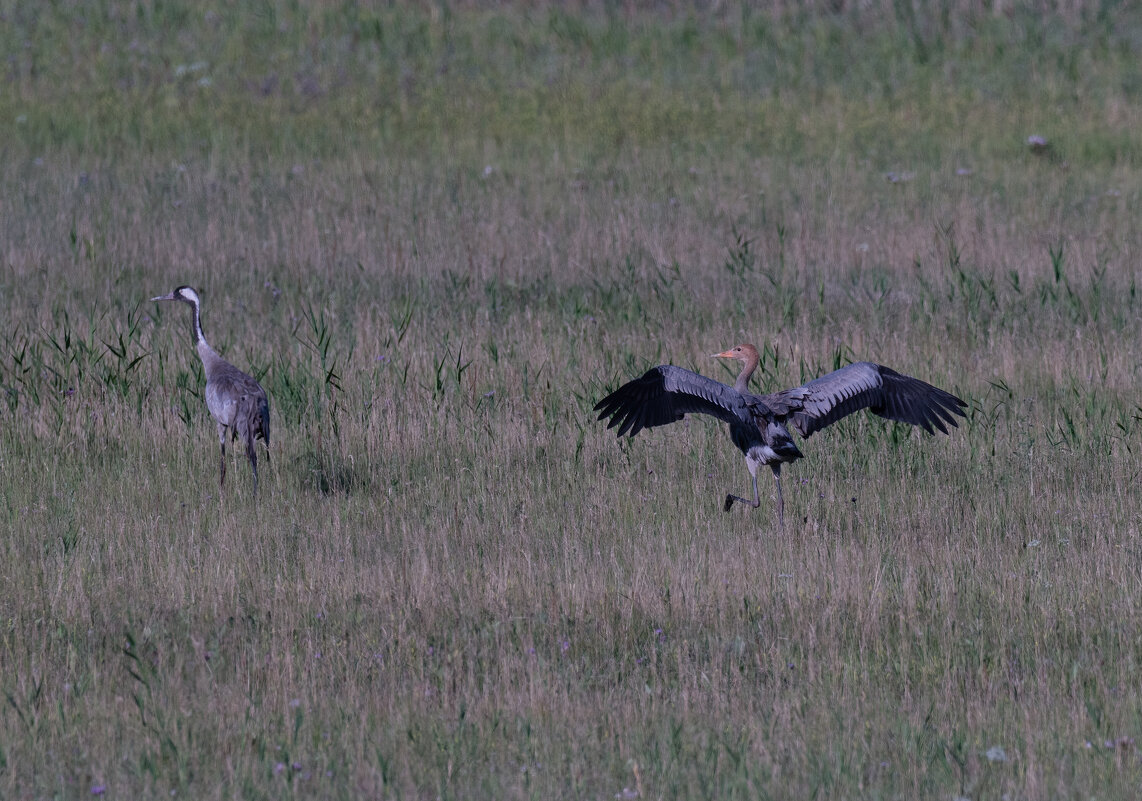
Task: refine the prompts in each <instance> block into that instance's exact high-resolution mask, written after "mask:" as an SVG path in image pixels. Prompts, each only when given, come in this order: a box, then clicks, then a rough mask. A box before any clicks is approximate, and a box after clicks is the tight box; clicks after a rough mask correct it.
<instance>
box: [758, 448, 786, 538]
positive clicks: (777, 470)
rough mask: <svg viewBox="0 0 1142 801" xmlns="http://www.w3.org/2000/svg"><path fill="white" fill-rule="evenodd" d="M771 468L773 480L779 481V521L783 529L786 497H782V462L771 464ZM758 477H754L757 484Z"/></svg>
mask: <svg viewBox="0 0 1142 801" xmlns="http://www.w3.org/2000/svg"><path fill="white" fill-rule="evenodd" d="M769 467H770V469H772V470H773V480H774V481H776V482H777V522H778V524H779V525H780V526H781V530H782V531H784V530H785V499H784V498H782V497H781V462H778V463H777V464H771V465H770V466H769ZM756 482H757V478H756V477H755V478H754V483H755V484H756Z"/></svg>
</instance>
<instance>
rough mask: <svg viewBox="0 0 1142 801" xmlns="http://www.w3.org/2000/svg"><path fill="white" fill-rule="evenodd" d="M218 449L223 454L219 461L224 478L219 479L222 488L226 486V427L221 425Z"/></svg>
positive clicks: (219, 427) (219, 426)
mask: <svg viewBox="0 0 1142 801" xmlns="http://www.w3.org/2000/svg"><path fill="white" fill-rule="evenodd" d="M218 447H219V448H220V449H221V452H222V456H221V458H220V459H219V464H220V465H221V469H222V478H220V479H218V486H219V488H221V487H222V486H224V485H225V484H226V426H224V425H222V424H221V423H219V424H218Z"/></svg>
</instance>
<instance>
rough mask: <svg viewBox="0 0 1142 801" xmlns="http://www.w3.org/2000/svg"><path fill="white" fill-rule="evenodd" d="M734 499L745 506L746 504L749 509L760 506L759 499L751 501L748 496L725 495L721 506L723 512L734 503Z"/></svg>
mask: <svg viewBox="0 0 1142 801" xmlns="http://www.w3.org/2000/svg"><path fill="white" fill-rule="evenodd" d="M734 501H741V502H742V503H744V504H745V505H746V506H748V507H749V508H750V509H756V508H757V507H759V506H761V501H759V500H753V501H751V500H750V499H749V498H743V497H741V496H740V495H727V496H726V505H725V506H723V507H722V511H723V512H728V511H730V507H731V506H733V505H734Z"/></svg>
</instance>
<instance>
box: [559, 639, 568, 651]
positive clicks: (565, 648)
mask: <svg viewBox="0 0 1142 801" xmlns="http://www.w3.org/2000/svg"><path fill="white" fill-rule="evenodd" d="M570 647H571V642H570V641H569V640H564V641H563V645H561V646H560V648H559V650H560V651H563V652H564V653H566V652H567V649H568V648H570Z"/></svg>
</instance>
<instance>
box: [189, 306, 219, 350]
mask: <svg viewBox="0 0 1142 801" xmlns="http://www.w3.org/2000/svg"><path fill="white" fill-rule="evenodd" d="M186 302H187V303H189V304H190V328H191V333H192V334H193V336H194V345H195V347H200V346H202V345H206V347H207V348H210V345H209V344H208V343H207V342H206V337H205V336H204V335H203V333H202V319H201V314H202V312H201V310H200V309H199V307H198V303H197V302H196V301H193V300H188V301H186ZM211 350H213V348H211Z"/></svg>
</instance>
